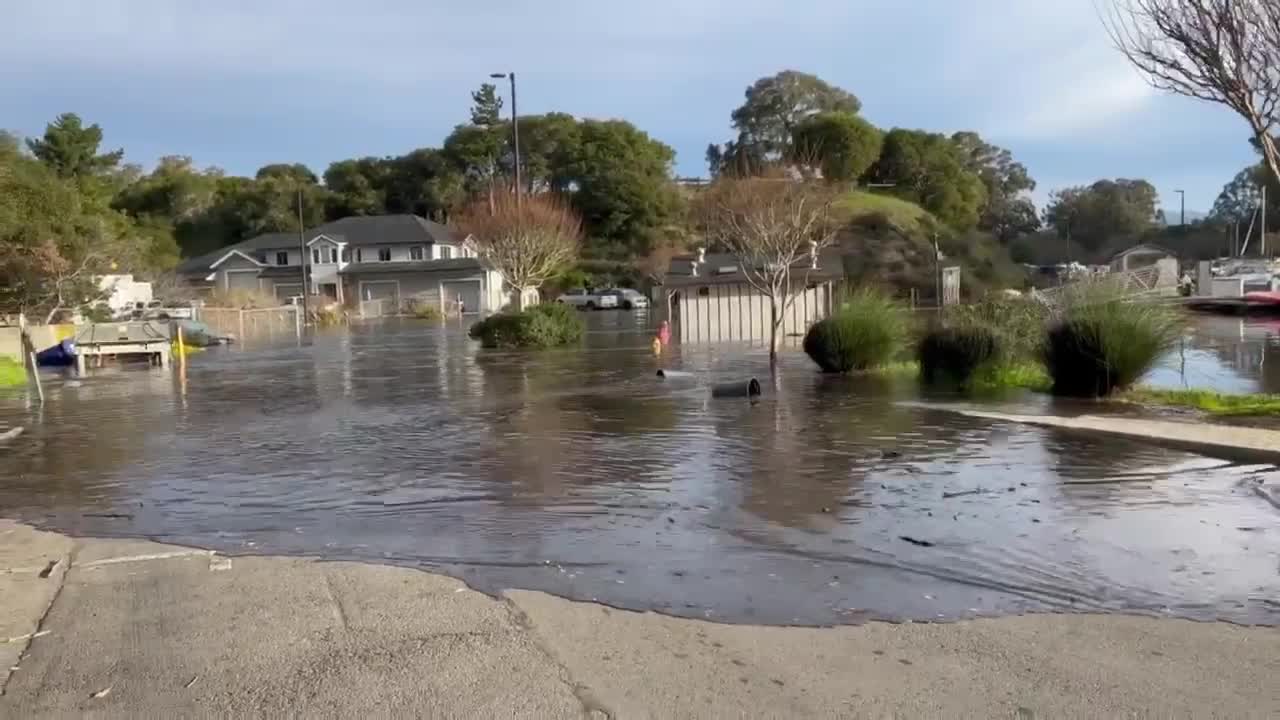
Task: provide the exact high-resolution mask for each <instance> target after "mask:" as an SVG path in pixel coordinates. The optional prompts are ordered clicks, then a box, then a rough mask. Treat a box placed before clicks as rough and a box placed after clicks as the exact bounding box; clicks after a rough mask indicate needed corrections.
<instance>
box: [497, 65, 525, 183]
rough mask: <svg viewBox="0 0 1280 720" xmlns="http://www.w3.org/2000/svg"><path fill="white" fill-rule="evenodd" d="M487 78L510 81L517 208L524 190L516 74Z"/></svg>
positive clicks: (502, 74)
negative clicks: (521, 180) (517, 112)
mask: <svg viewBox="0 0 1280 720" xmlns="http://www.w3.org/2000/svg"><path fill="white" fill-rule="evenodd" d="M489 77H491V78H493V79H495V80H501V79H503V78H509V79H510V80H511V145H512V147H514V148H515V171H516V206H517V207H518V206H519V205H520V196H521V194H522V193H523V192H524V190H523V189H522V188H521V184H520V118H519V116H518V115H517V114H516V74H515V73H514V72H504V73H489Z"/></svg>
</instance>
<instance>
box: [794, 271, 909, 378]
mask: <svg viewBox="0 0 1280 720" xmlns="http://www.w3.org/2000/svg"><path fill="white" fill-rule="evenodd" d="M909 324H910V323H909V320H908V318H907V314H906V311H905V310H904V309H903V307H902V305H901V304H899V303H898V302H897V301H896V300H894V299H893V298H891V297H889V296H888V295H885V294H884V293H881V292H879V291H876V290H871V289H860V290H857V291H855V292H854V293H852V294H850V295H849V296H848V297H847V298H845V300H844V301H843V302H842V303H841V304H840V306H839V307H837V308H836V310H835V312H833V313H832V315H831V317H829V318H826V319H825V320H821V321H819V322H817V323H815V324H814V325H813V327H811V328H809V332H807V333H805V336H804V351H805V354H807V355H808V356H809V358H810V359H811V360H813V361H814V362H815V363H817V365H818V367H820V368H822V371H823V372H828V373H844V372H849V371H851V370H869V369H871V368H876V367H880V366H882V365H885V364H887V363H889V362H891V361H893V360H894V359H895V358H897V356H898V354H899V353H901V352H902V349H903V348H904V347H905V346H906V343H907V335H908V327H909Z"/></svg>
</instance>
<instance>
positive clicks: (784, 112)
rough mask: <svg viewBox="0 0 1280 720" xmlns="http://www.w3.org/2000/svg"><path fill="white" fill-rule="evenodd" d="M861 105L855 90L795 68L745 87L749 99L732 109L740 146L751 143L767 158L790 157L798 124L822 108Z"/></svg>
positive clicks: (847, 108)
mask: <svg viewBox="0 0 1280 720" xmlns="http://www.w3.org/2000/svg"><path fill="white" fill-rule="evenodd" d="M861 108H862V103H861V102H859V101H858V98H857V97H855V96H854V95H853V94H852V93H850V92H848V91H846V90H842V89H841V88H838V87H835V86H834V85H830V84H828V83H826V82H825V81H823V80H822V79H820V78H819V77H817V76H816V75H810V74H808V73H802V72H797V71H795V70H783V71H782V72H780V73H778V74H776V75H772V76H770V77H764V78H760V79H759V80H757V81H756V82H755V83H753V84H752V85H751V86H750V87H748V88H747V91H746V100H745V101H744V102H743V104H742V105H741V106H740V107H738V109H736V110H734V111H733V114H732V116H731V117H732V119H733V127H734V129H735V130H737V131H738V140H737V144H738V146H751V147H752V148H753V150H752V154H753V155H759V156H761V157H763V158H765V159H766V160H773V161H777V160H784V159H786V158H789V157H790V150H791V140H792V136H793V133H794V132H795V129H796V127H797V126H798V125H799V124H800V123H801V121H803V120H804V119H805V118H807V117H809V116H810V115H814V114H817V113H820V112H832V111H841V112H848V113H855V114H856V113H857V112H858V110H860V109H861Z"/></svg>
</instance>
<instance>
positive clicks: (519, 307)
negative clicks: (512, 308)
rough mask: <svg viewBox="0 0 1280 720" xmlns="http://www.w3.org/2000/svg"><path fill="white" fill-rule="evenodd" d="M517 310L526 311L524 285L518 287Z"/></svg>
mask: <svg viewBox="0 0 1280 720" xmlns="http://www.w3.org/2000/svg"><path fill="white" fill-rule="evenodd" d="M516 312H524V287H523V286H521V287H518V288H516Z"/></svg>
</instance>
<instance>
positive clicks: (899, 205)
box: [836, 190, 1025, 299]
mask: <svg viewBox="0 0 1280 720" xmlns="http://www.w3.org/2000/svg"><path fill="white" fill-rule="evenodd" d="M836 207H837V209H838V211H839V212H840V213H841V215H842V217H841V220H842V223H843V225H844V229H843V230H842V231H841V233H840V235H839V237H838V240H837V242H838V244H839V246H840V248H841V249H842V250H844V251H845V253H846V255H845V274H846V275H847V276H848V277H849V278H850V279H851V280H853V281H855V282H866V283H875V284H880V285H884V286H887V287H888V288H889V289H890V290H892V291H894V292H896V293H897V294H899V295H902V296H906V295H909V294H910V292H911V290H912V289H915V290H916V293H917V296H918V297H920V298H922V299H928V298H932V297H933V295H934V288H935V287H936V286H935V274H934V273H935V263H934V259H933V258H934V255H933V252H934V250H933V241H934V237H935V235H936V236H937V240H938V245H939V247H940V248H941V250H942V254H943V258H944V259H943V261H942V264H943V265H944V266H947V265H959V266H960V267H961V271H960V287H961V292H962V293H963V294H964V295H965V296H966V297H979V296H981V295H982V294H984V293H986V292H987V291H988V290H992V289H999V288H1004V287H1014V288H1021V287H1022V286H1023V284H1024V282H1025V280H1024V278H1025V273H1024V272H1023V271H1022V270H1021V268H1019V267H1018V265H1017V264H1016V263H1014V262H1013V261H1012V260H1011V259H1010V258H1009V252H1008V249H1007V248H1006V247H1005V246H1004V245H1002V244H1001V243H1000V242H999V241H998V240H997V239H996V238H995V237H993V236H991V235H989V234H987V233H982V232H977V231H971V232H963V233H957V232H955V231H953V230H951V229H950V228H948V227H946V226H945V225H943V224H942V223H941V222H939V221H938V219H937V218H935V217H934V216H933V214H931V213H930V212H929V211H927V210H925V209H924V208H922V207H920V206H919V205H916V204H915V203H913V202H910V201H907V200H903V199H901V198H898V197H894V196H892V195H887V194H881V193H874V192H868V191H865V190H853V191H850V192H849V193H847V194H846V195H845V196H844V197H843V198H842V199H841V200H839V201H838V202H837V204H836Z"/></svg>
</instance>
